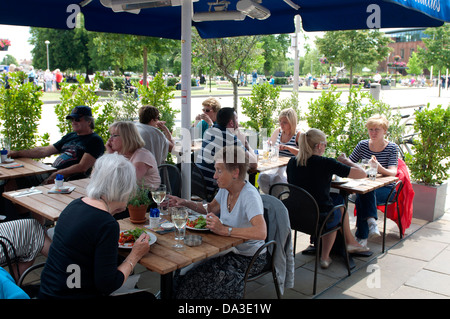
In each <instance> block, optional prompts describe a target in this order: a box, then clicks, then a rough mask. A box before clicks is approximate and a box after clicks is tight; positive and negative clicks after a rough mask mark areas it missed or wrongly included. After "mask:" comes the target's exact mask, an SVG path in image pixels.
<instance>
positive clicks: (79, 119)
mask: <svg viewBox="0 0 450 319" xmlns="http://www.w3.org/2000/svg"><path fill="white" fill-rule="evenodd" d="M82 118H83V117H82V116H81V117H79V118H77V119H74V118H71V119H69V120H70V121H73V122H77V123H78V122H80V121H81V119H82Z"/></svg>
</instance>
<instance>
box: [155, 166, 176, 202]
mask: <svg viewBox="0 0 450 319" xmlns="http://www.w3.org/2000/svg"><path fill="white" fill-rule="evenodd" d="M158 171H159V176H160V177H161V184H165V185H166V187H167V191H168V192H170V194H171V195H175V196H178V197H180V196H181V172H180V169H179V168H178V167H177V166H175V165H172V164H161V165H159V166H158Z"/></svg>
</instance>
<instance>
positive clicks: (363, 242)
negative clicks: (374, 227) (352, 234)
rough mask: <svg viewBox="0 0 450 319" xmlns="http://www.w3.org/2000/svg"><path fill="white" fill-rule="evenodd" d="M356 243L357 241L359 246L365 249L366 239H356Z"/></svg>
mask: <svg viewBox="0 0 450 319" xmlns="http://www.w3.org/2000/svg"><path fill="white" fill-rule="evenodd" d="M356 241H357V242H358V243H359V244H360V245H361V246H363V247H367V238H365V239H361V238H358V237H356Z"/></svg>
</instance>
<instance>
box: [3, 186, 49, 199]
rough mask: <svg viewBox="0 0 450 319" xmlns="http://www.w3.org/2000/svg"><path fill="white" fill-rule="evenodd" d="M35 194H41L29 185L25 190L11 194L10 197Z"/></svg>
mask: <svg viewBox="0 0 450 319" xmlns="http://www.w3.org/2000/svg"><path fill="white" fill-rule="evenodd" d="M36 194H42V191H40V190H38V189H36V188H34V186H33V187H31V188H30V189H29V190H25V191H21V192H16V193H13V194H11V196H12V197H22V196H29V195H36Z"/></svg>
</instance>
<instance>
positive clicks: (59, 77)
mask: <svg viewBox="0 0 450 319" xmlns="http://www.w3.org/2000/svg"><path fill="white" fill-rule="evenodd" d="M55 80H56V89H57V90H61V82H62V80H63V75H62V73H61V71H60V70H59V69H56V70H55Z"/></svg>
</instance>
